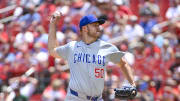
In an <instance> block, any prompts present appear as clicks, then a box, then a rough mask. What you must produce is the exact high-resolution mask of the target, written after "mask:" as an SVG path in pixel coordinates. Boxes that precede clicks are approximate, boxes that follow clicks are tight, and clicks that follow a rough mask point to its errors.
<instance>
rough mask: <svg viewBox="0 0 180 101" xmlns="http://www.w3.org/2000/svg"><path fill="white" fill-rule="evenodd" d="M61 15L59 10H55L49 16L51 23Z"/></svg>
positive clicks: (56, 20)
mask: <svg viewBox="0 0 180 101" xmlns="http://www.w3.org/2000/svg"><path fill="white" fill-rule="evenodd" d="M61 16H62V13H61V12H59V11H55V12H54V13H53V15H52V17H51V23H56V22H58V21H59V19H60V17H61Z"/></svg>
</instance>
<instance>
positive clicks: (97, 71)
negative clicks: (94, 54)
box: [94, 68, 104, 78]
mask: <svg viewBox="0 0 180 101" xmlns="http://www.w3.org/2000/svg"><path fill="white" fill-rule="evenodd" d="M94 72H95V77H96V78H103V77H104V68H95V70H94Z"/></svg>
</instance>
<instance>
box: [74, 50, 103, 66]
mask: <svg viewBox="0 0 180 101" xmlns="http://www.w3.org/2000/svg"><path fill="white" fill-rule="evenodd" d="M77 62H83V63H92V64H99V65H103V66H105V56H101V55H95V54H88V53H74V63H77Z"/></svg>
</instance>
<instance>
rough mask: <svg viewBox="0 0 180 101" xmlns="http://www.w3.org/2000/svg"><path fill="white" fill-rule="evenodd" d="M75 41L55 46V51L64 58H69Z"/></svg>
mask: <svg viewBox="0 0 180 101" xmlns="http://www.w3.org/2000/svg"><path fill="white" fill-rule="evenodd" d="M73 43H74V42H69V43H67V44H65V45H63V46H59V47H57V48H55V51H56V52H57V53H58V55H59V56H60V57H62V58H63V59H65V60H67V59H68V56H69V54H70V52H71V49H72V48H73Z"/></svg>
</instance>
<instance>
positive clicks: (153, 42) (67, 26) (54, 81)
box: [0, 0, 180, 101]
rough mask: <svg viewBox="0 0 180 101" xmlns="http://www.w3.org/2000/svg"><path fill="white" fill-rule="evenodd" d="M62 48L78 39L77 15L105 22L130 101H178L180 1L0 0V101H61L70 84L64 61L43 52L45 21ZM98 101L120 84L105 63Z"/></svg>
mask: <svg viewBox="0 0 180 101" xmlns="http://www.w3.org/2000/svg"><path fill="white" fill-rule="evenodd" d="M55 10H59V11H61V12H62V13H63V14H64V16H63V17H62V18H61V21H60V22H59V25H58V26H57V29H58V31H57V38H58V41H59V43H60V44H61V45H63V44H66V43H67V42H69V41H72V40H79V37H78V36H79V29H78V23H79V20H80V18H81V16H83V15H85V14H92V13H93V14H95V15H96V16H97V17H98V18H99V19H106V20H107V21H106V23H105V24H104V25H103V26H102V33H103V35H102V37H101V39H102V40H105V41H108V42H111V43H113V44H115V45H116V46H117V47H118V48H119V49H120V50H122V51H129V52H130V53H132V54H127V55H126V58H127V60H128V62H129V64H130V65H131V66H132V68H133V70H134V73H135V80H136V84H137V87H138V91H139V93H138V95H137V98H136V99H134V100H132V101H180V96H179V95H180V0H0V101H63V100H64V98H65V95H66V89H67V86H68V80H69V73H68V72H69V70H68V66H67V63H66V61H64V60H63V59H54V58H52V57H51V56H49V54H48V51H47V39H48V27H49V18H50V16H51V14H52V13H53V12H54V11H55ZM107 68H108V69H107V74H106V78H105V89H104V93H103V98H104V100H105V101H119V100H118V99H114V97H113V90H112V89H109V88H116V87H120V86H122V85H123V84H124V82H125V81H124V77H123V75H122V74H121V72H120V70H119V68H118V66H116V65H115V64H113V63H109V64H108V66H107Z"/></svg>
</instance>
